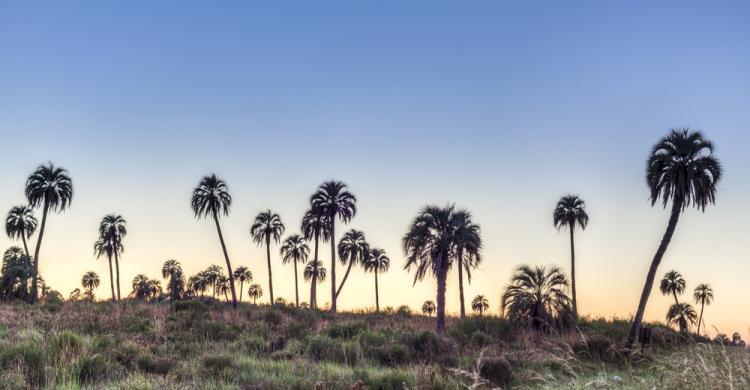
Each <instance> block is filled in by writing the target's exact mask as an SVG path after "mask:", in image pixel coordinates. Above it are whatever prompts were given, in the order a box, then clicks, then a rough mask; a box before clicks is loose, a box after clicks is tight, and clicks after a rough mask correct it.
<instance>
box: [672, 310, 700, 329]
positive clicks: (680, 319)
mask: <svg viewBox="0 0 750 390" xmlns="http://www.w3.org/2000/svg"><path fill="white" fill-rule="evenodd" d="M697 320H698V315H697V314H696V313H695V309H693V306H692V305H690V304H689V303H675V304H674V305H672V306H671V307H670V308H669V311H668V312H667V324H669V325H677V326H678V327H679V329H680V333H687V331H688V330H689V329H690V325H695V322H696V321H697Z"/></svg>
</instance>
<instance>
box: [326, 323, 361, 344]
mask: <svg viewBox="0 0 750 390" xmlns="http://www.w3.org/2000/svg"><path fill="white" fill-rule="evenodd" d="M366 329H367V324H365V323H364V322H341V323H338V322H334V323H332V324H331V325H330V326H329V327H328V330H327V332H326V333H328V336H329V337H331V338H334V339H347V340H348V339H352V338H354V337H357V336H358V335H359V334H360V333H362V332H363V331H364V330H366Z"/></svg>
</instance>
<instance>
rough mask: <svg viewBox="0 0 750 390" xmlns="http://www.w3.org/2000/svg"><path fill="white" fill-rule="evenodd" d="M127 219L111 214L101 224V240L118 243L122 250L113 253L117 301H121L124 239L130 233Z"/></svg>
mask: <svg viewBox="0 0 750 390" xmlns="http://www.w3.org/2000/svg"><path fill="white" fill-rule="evenodd" d="M125 223H126V221H125V219H124V218H123V217H122V216H121V215H116V214H109V215H106V216H104V218H102V221H101V222H100V223H99V237H101V240H104V241H110V242H113V243H116V244H117V245H115V246H116V247H119V248H120V250H118V251H115V252H114V253H113V255H114V259H115V278H116V283H115V285H116V286H117V299H118V300H119V299H120V260H119V257H120V254H121V253H122V251H123V250H124V247H123V245H122V239H123V238H124V237H125V235H126V234H127V233H128V231H127V229H126V228H125Z"/></svg>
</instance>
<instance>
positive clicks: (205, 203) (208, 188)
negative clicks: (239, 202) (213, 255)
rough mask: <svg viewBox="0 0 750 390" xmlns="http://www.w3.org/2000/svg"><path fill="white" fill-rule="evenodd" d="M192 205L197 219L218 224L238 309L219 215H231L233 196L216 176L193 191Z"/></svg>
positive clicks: (207, 178)
mask: <svg viewBox="0 0 750 390" xmlns="http://www.w3.org/2000/svg"><path fill="white" fill-rule="evenodd" d="M190 205H191V207H192V209H193V212H194V213H195V216H196V218H200V217H208V216H209V215H210V216H211V217H212V218H213V220H214V223H215V224H216V231H217V232H218V233H219V242H220V243H221V250H222V251H223V252H224V260H225V261H226V262H227V272H228V274H229V288H230V290H231V291H232V306H233V307H234V308H235V309H236V308H237V294H236V293H235V291H234V274H233V273H232V264H231V263H230V262H229V254H228V253H227V246H226V245H225V244H224V236H223V235H222V234H221V226H220V225H219V214H221V213H223V214H224V215H225V216H227V215H229V207H230V206H231V205H232V196H231V195H229V190H228V189H227V184H226V183H225V182H224V181H223V180H221V179H219V178H218V177H216V175H215V174H211V175H209V176H205V177H203V178H202V179H201V181H200V183H199V184H198V187H196V188H195V189H194V190H193V198H192V200H191V202H190Z"/></svg>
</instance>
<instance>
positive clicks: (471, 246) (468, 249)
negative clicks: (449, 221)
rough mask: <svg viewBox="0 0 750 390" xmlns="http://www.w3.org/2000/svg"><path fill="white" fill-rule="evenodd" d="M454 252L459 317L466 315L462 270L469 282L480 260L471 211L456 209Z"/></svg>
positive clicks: (480, 247)
mask: <svg viewBox="0 0 750 390" xmlns="http://www.w3.org/2000/svg"><path fill="white" fill-rule="evenodd" d="M453 220H454V228H455V233H454V235H455V253H456V260H457V262H458V297H459V302H460V303H461V312H460V313H461V318H464V317H466V308H465V305H464V275H463V273H464V271H466V277H467V280H468V282H469V283H471V270H472V269H473V268H476V267H477V266H478V265H479V263H480V262H481V261H482V258H481V255H480V251H481V249H482V238H481V232H480V228H479V225H477V224H475V223H474V222H473V221H472V220H471V213H469V212H468V211H466V210H457V211H456V213H455V216H454V219H453Z"/></svg>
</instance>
